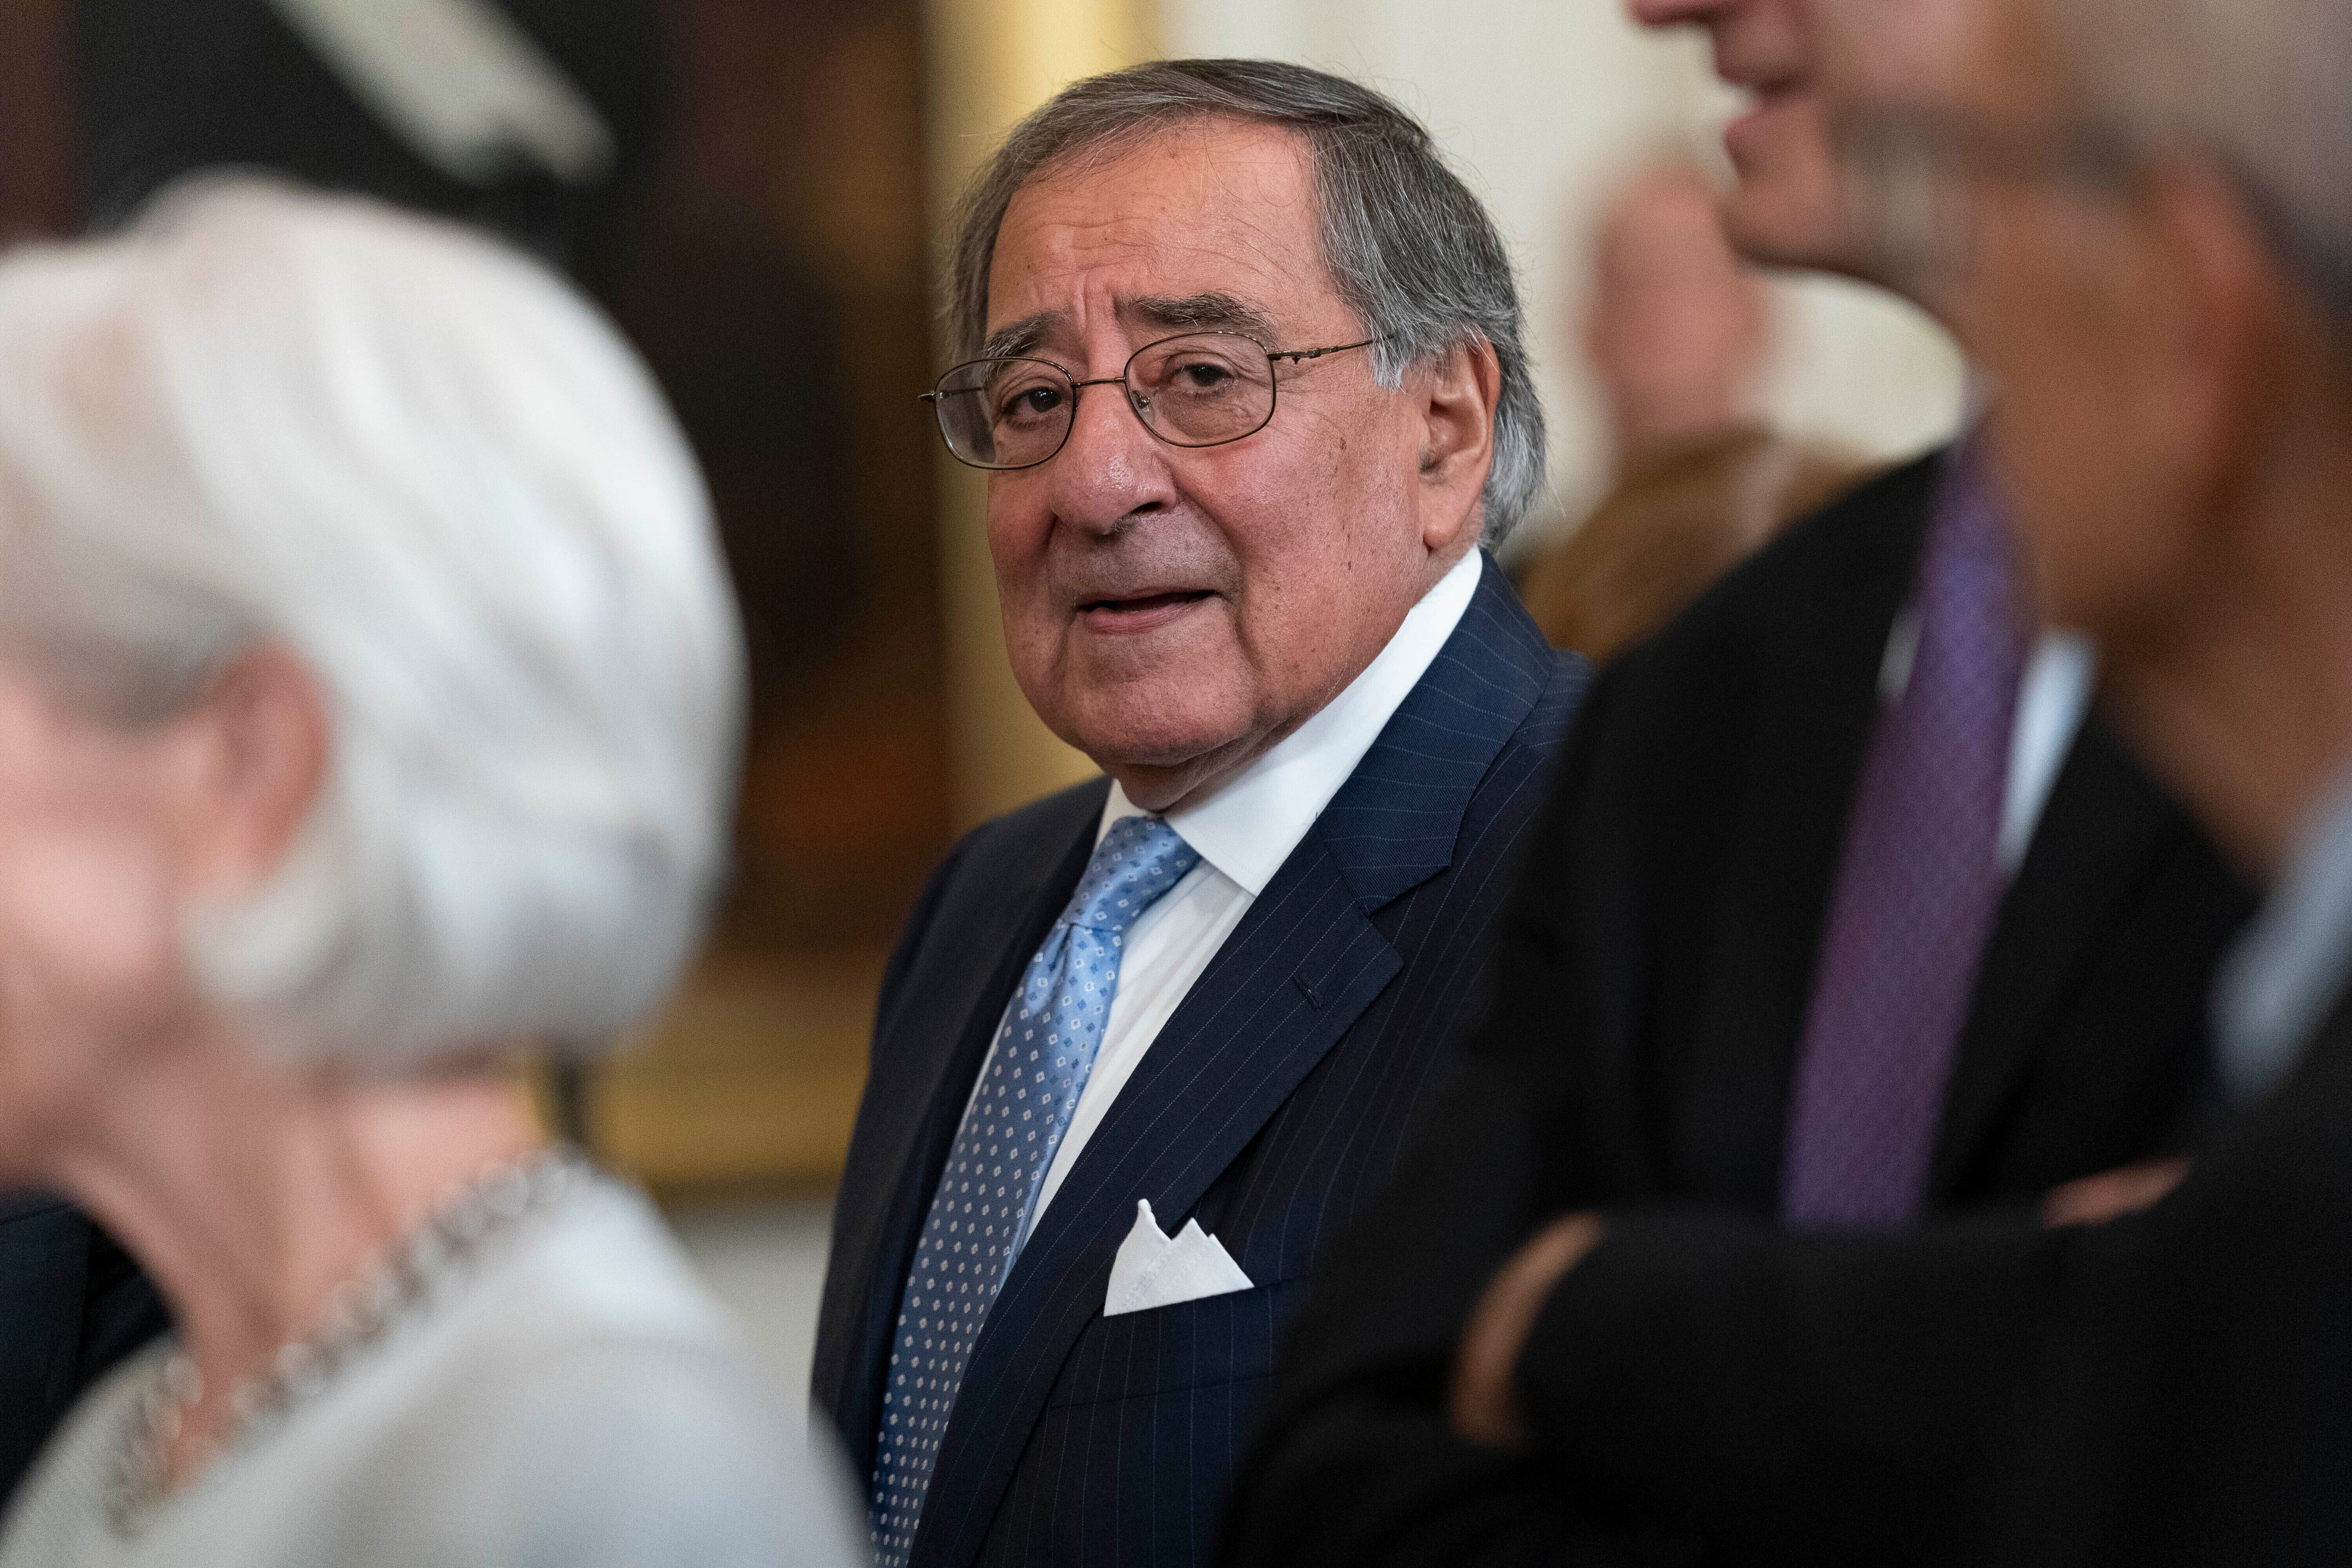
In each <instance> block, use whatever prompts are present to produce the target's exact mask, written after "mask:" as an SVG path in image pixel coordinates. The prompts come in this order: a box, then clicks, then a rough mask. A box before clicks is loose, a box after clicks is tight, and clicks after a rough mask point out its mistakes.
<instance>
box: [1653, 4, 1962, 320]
mask: <svg viewBox="0 0 2352 1568" xmlns="http://www.w3.org/2000/svg"><path fill="white" fill-rule="evenodd" d="M1628 4H1629V5H1630V8H1631V10H1632V13H1633V19H1634V20H1635V21H1637V22H1639V23H1641V24H1642V25H1643V26H1650V27H1666V26H1699V27H1704V28H1706V32H1707V35H1708V37H1710V38H1711V39H1712V40H1713V42H1714V46H1715V68H1716V74H1717V75H1718V76H1720V77H1721V78H1722V79H1724V80H1725V81H1727V82H1728V83H1729V84H1731V85H1732V86H1734V87H1737V88H1742V89H1746V90H1747V91H1748V93H1749V94H1751V95H1752V97H1753V99H1754V105H1753V107H1752V108H1751V109H1749V110H1748V112H1747V113H1745V114H1742V115H1741V116H1739V117H1738V119H1736V120H1734V121H1732V122H1731V123H1730V124H1729V125H1728V126H1727V127H1726V128H1725V130H1724V133H1723V144H1724V149H1725V151H1726V152H1727V153H1729V154H1730V157H1731V164H1732V168H1733V170H1734V171H1735V172H1736V174H1738V182H1737V184H1735V185H1734V186H1733V188H1732V192H1731V195H1730V196H1729V197H1728V198H1727V200H1726V202H1725V205H1724V224H1725V227H1726V229H1727V231H1728V232H1729V234H1730V236H1731V239H1732V243H1733V244H1734V245H1736V246H1738V247H1739V249H1740V250H1741V251H1742V252H1743V253H1745V254H1746V255H1747V256H1748V257H1749V258H1751V259H1753V260H1756V261H1759V262H1762V263H1764V264H1766V265H1768V266H1780V267H1806V268H1822V269H1826V270H1830V271H1839V272H1850V273H1854V274H1856V275H1858V276H1862V277H1865V278H1871V277H1873V274H1872V271H1871V267H1870V258H1869V256H1868V254H1867V252H1866V251H1865V250H1864V248H1863V247H1861V246H1860V245H1859V244H1858V242H1857V240H1856V237H1855V235H1854V232H1853V217H1852V213H1853V201H1852V199H1851V193H1850V190H1849V187H1848V184H1847V180H1848V175H1847V173H1846V170H1845V166H1844V164H1843V161H1842V159H1841V157H1840V155H1839V153H1838V152H1837V149H1836V147H1835V144H1834V142H1833V140H1832V117H1833V116H1834V114H1835V113H1836V112H1837V111H1838V110H1840V109H1841V108H1842V107H1843V106H1846V105H1850V104H1853V103H1855V102H1866V101H1874V100H1879V99H1882V98H1896V99H1903V100H1914V99H1917V98H1919V97H1922V96H1937V95H1939V94H1940V93H1941V92H1942V91H1943V90H1944V89H1945V84H1947V83H1948V82H1949V81H1950V79H1952V78H1953V76H1954V75H1955V67H1954V63H1953V61H1952V60H1951V59H1950V58H1949V55H1950V51H1951V50H1952V49H1953V48H1954V47H1956V46H1957V45H1958V43H1959V42H1960V41H1961V40H1962V38H1963V37H1964V36H1965V35H1966V32H1967V29H1968V26H1969V19H1970V16H1971V14H1972V12H1973V10H1974V9H1975V7H1976V5H1978V4H1979V0H1628ZM1873 280H1877V279H1873Z"/></svg>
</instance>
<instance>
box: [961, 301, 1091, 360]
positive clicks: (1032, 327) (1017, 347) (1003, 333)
mask: <svg viewBox="0 0 2352 1568" xmlns="http://www.w3.org/2000/svg"><path fill="white" fill-rule="evenodd" d="M1068 319H1069V318H1068V315H1067V313H1066V311H1062V310H1040V311H1038V312H1037V313H1036V314H1035V315H1034V316H1024V317H1022V318H1021V319H1020V320H1019V321H1008V322H1006V323H1005V324H1004V325H1003V326H1001V327H999V328H997V329H996V331H992V332H991V333H989V334H988V341H987V342H983V343H982V344H981V345H980V357H981V358H982V359H1002V358H1004V357H1006V356H1008V355H1010V356H1013V357H1016V358H1018V357H1024V356H1026V355H1029V354H1033V353H1036V352H1037V345H1038V344H1040V343H1042V342H1045V340H1046V338H1048V337H1049V336H1051V335H1052V334H1053V331H1054V329H1055V327H1058V326H1060V325H1061V324H1062V323H1063V322H1064V321H1067V320H1068Z"/></svg>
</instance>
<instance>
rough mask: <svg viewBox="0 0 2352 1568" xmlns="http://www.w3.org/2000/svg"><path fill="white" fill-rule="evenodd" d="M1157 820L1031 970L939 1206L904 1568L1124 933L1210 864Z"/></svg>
mask: <svg viewBox="0 0 2352 1568" xmlns="http://www.w3.org/2000/svg"><path fill="white" fill-rule="evenodd" d="M1200 860H1201V856H1200V852H1199V851H1198V850H1196V849H1194V848H1193V847H1192V846H1191V845H1189V844H1187V843H1185V842H1184V840H1183V839H1182V838H1181V837H1180V836H1179V835H1178V834H1177V832H1176V830H1175V829H1174V828H1172V827H1171V826H1168V824H1167V823H1166V822H1165V821H1164V820H1162V819H1161V818H1160V817H1157V816H1127V817H1121V818H1120V819H1119V820H1118V822H1116V823H1113V824H1112V825H1111V828H1110V831H1109V832H1108V833H1106V834H1105V835H1103V839H1102V842H1101V843H1100V844H1098V845H1097V846H1096V847H1095V853H1094V858H1092V859H1091V860H1089V861H1088V862H1087V870H1086V875H1085V876H1083V877H1081V878H1079V879H1078V887H1077V890H1076V892H1075V893H1073V894H1071V895H1070V903H1069V907H1068V908H1067V909H1066V910H1064V911H1063V912H1062V918H1061V919H1060V920H1059V921H1055V925H1054V929H1053V930H1052V931H1050V932H1048V933H1047V935H1046V937H1045V945H1043V946H1042V947H1040V948H1039V949H1038V950H1037V956H1036V957H1034V958H1033V959H1031V960H1030V961H1029V969H1028V973H1026V974H1025V975H1024V977H1023V979H1022V982H1021V990H1020V993H1019V994H1017V995H1016V996H1014V998H1013V1005H1011V1006H1010V1007H1008V1008H1006V1010H1005V1016H1004V1026H1003V1028H1002V1029H1001V1030H999V1031H998V1033H997V1037H996V1043H995V1047H994V1048H993V1049H992V1051H991V1052H990V1053H989V1058H988V1063H987V1065H986V1067H984V1068H982V1079H981V1085H980V1089H979V1091H978V1092H977V1093H976V1094H975V1095H973V1097H972V1101H971V1106H970V1108H969V1109H967V1110H965V1112H964V1118H963V1125H962V1126H961V1127H960V1128H958V1129H957V1130H956V1140H955V1143H954V1146H953V1147H952V1148H950V1150H949V1151H948V1162H947V1165H946V1167H945V1169H944V1170H943V1171H942V1172H941V1173H940V1185H939V1190H938V1191H937V1192H936V1193H934V1194H932V1197H931V1212H930V1215H929V1217H928V1218H927V1219H926V1220H925V1221H924V1224H923V1235H922V1239H921V1240H920V1241H919V1242H918V1243H917V1244H916V1247H915V1264H914V1267H913V1268H911V1269H909V1270H908V1274H907V1289H906V1291H905V1293H904V1295H903V1296H902V1297H901V1298H900V1303H899V1310H898V1328H897V1334H898V1342H897V1343H896V1344H894V1345H893V1346H892V1347H891V1350H890V1366H889V1372H888V1376H887V1383H886V1384H884V1388H883V1399H882V1426H881V1432H880V1441H879V1442H878V1443H877V1446H876V1457H875V1463H874V1504H873V1521H872V1529H873V1538H874V1554H875V1560H876V1562H877V1563H879V1564H881V1565H882V1568H900V1565H901V1564H903V1563H905V1562H906V1561H907V1557H908V1552H911V1551H912V1550H913V1549H914V1544H915V1527H916V1525H917V1523H918V1522H919V1521H920V1520H921V1518H922V1511H923V1496H924V1493H925V1492H926V1491H927V1490H928V1489H929V1487H930V1480H931V1468H932V1467H933V1465H934V1464H936V1463H937V1462H938V1459H939V1453H940V1439H941V1438H942V1437H944V1436H946V1435H947V1427H948V1416H949V1415H950V1413H951V1412H952V1411H953V1410H954V1408H955V1399H956V1390H957V1389H958V1388H959V1387H960V1386H961V1384H962V1383H963V1373H964V1366H965V1363H967V1362H968V1361H969V1360H970V1358H971V1347H972V1345H973V1344H974V1343H975V1342H977V1341H978V1340H979V1338H980V1329H981V1325H982V1323H983V1322H985V1321H987V1318H988V1309H989V1307H990V1305H991V1304H992V1303H993V1302H994V1301H995V1300H996V1292H997V1290H998V1289H1000V1288H1001V1287H1002V1286H1003V1283H1004V1279H1005V1277H1006V1276H1007V1275H1008V1274H1010V1273H1011V1272H1012V1269H1013V1258H1014V1257H1015V1255H1017V1254H1018V1253H1019V1251H1020V1249H1021V1247H1022V1245H1023V1244H1024V1242H1026V1241H1027V1240H1028V1235H1029V1226H1030V1222H1031V1219H1032V1217H1033V1215H1034V1208H1035V1205H1036V1202H1037V1191H1038V1188H1039V1186H1040V1184H1042V1183H1043V1182H1044V1181H1045V1173H1046V1171H1047V1170H1048V1169H1049V1168H1050V1167H1051V1166H1052V1164H1053V1163H1054V1152H1055V1150H1056V1149H1057V1148H1059V1147H1060V1146H1061V1142H1062V1135H1063V1134H1064V1133H1065V1132H1066V1131H1068V1129H1069V1125H1070V1115H1071V1112H1073V1111H1074V1110H1076V1109H1077V1104H1078V1096H1079V1094H1080V1092H1081V1091H1083V1090H1084V1089H1085V1088H1086V1085H1087V1074H1088V1073H1089V1072H1090V1071H1092V1070H1093V1068H1094V1063H1095V1052H1096V1050H1097V1048H1098V1047H1100V1046H1101V1045H1102V1037H1103V1026H1104V1025H1105V1024H1106V1023H1108V1021H1109V1017H1110V1004H1111V998H1112V996H1114V995H1115V994H1117V993H1118V966H1119V959H1120V955H1121V952H1122V948H1123V946H1124V943H1125V942H1126V936H1127V931H1128V929H1129V927H1130V926H1132V925H1133V924H1134V923H1135V922H1136V921H1138V920H1139V919H1140V918H1141V917H1142V915H1143V912H1144V911H1145V910H1148V909H1150V907H1151V906H1152V905H1153V904H1155V903H1157V902H1159V901H1160V898H1161V897H1162V896H1163V895H1165V894H1166V893H1167V891H1168V890H1169V889H1171V888H1173V887H1174V886H1175V885H1176V884H1177V883H1178V882H1180V881H1181V880H1183V879H1184V876H1185V873H1187V872H1189V871H1190V870H1192V868H1193V867H1194V866H1196V865H1198V864H1200Z"/></svg>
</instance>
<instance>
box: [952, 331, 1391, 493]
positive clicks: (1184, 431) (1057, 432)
mask: <svg viewBox="0 0 2352 1568" xmlns="http://www.w3.org/2000/svg"><path fill="white" fill-rule="evenodd" d="M1379 341H1380V340H1379V339H1377V338H1366V339H1365V340H1364V341H1363V342H1358V343H1336V344H1334V345H1332V346H1331V347H1329V348H1322V349H1270V348H1267V347H1266V346H1265V344H1264V343H1261V342H1258V341H1257V340H1256V339H1255V338H1251V337H1244V336H1243V335H1242V334H1241V333H1239V332H1181V333H1179V334H1177V335H1176V336H1174V337H1172V338H1161V339H1160V341H1159V342H1150V343H1146V344H1144V345H1143V346H1142V347H1141V348H1139V349H1138V350H1136V351H1135V353H1132V354H1130V355H1129V356H1128V361H1127V363H1126V365H1125V366H1123V367H1122V368H1121V369H1120V371H1119V373H1118V374H1117V375H1109V376H1102V377H1098V378H1097V379H1096V380H1093V381H1080V380H1079V379H1078V378H1077V377H1076V376H1074V375H1072V374H1070V373H1069V372H1068V371H1066V370H1064V369H1063V368H1062V367H1061V366H1060V365H1058V364H1055V363H1054V362H1053V361H1052V360H1047V359H1033V358H1030V357H1028V356H1026V355H1021V354H1000V355H995V356H992V357H990V358H988V359H976V360H971V361H969V362H967V363H963V364H960V365H958V366H956V367H955V368H954V369H953V370H950V371H949V372H948V373H947V374H945V375H943V376H941V377H940V379H939V384H937V385H935V386H933V387H932V388H931V390H930V391H929V392H927V393H925V394H923V401H924V402H926V403H928V404H929V405H931V408H932V411H933V412H935V413H936V414H938V415H939V416H940V436H941V437H942V438H944V439H945V440H946V442H947V444H948V451H949V452H950V454H951V455H952V456H953V457H954V458H956V460H957V461H958V462H962V463H969V464H971V466H972V467H973V468H992V469H997V470H1000V471H1001V470H1005V469H1011V468H1035V467H1036V466H1037V465H1038V464H1040V463H1043V462H1046V461H1048V460H1050V459H1051V458H1053V457H1054V455H1055V453H1057V452H1059V451H1060V450H1061V449H1062V447H1063V446H1064V444H1065V443H1066V442H1067V441H1068V440H1069V438H1070V431H1071V428H1072V427H1073V426H1075V425H1076V421H1077V411H1078V395H1079V394H1080V393H1081V392H1083V391H1085V390H1086V389H1087V387H1089V386H1118V387H1123V388H1124V389H1125V390H1126V393H1127V405H1128V407H1129V409H1130V410H1131V411H1133V413H1134V415H1135V416H1136V418H1137V419H1139V420H1140V421H1141V422H1142V424H1143V427H1144V428H1145V429H1146V430H1149V431H1150V433H1151V434H1152V435H1154V436H1156V437H1159V438H1160V440H1162V441H1165V442H1167V443H1168V444H1169V445H1170V446H1171V447H1222V446H1223V445H1225V443H1227V442H1229V441H1239V440H1241V439H1243V438H1244V437H1249V436H1255V435H1256V434H1257V433H1258V432H1259V431H1261V430H1263V429H1265V427H1266V426H1267V425H1268V424H1269V423H1270V422H1271V421H1272V420H1273V418H1274V403H1275V376H1274V366H1275V362H1276V361H1277V360H1288V361H1289V362H1290V363H1293V364H1297V363H1300V362H1301V361H1305V360H1310V359H1321V358H1322V357H1323V356H1324V355H1325V354H1336V353H1347V352H1348V351H1349V349H1362V348H1370V347H1371V345H1372V344H1373V343H1375V342H1379Z"/></svg>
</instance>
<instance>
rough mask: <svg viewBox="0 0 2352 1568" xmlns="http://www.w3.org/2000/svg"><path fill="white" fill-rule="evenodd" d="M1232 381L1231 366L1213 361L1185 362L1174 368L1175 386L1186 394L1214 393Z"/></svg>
mask: <svg viewBox="0 0 2352 1568" xmlns="http://www.w3.org/2000/svg"><path fill="white" fill-rule="evenodd" d="M1233 379H1234V371H1233V366H1231V365H1227V364H1219V363H1217V362H1216V361H1214V360H1187V361H1185V362H1184V363H1181V364H1179V365H1178V366H1177V367H1176V374H1175V376H1174V380H1175V383H1176V384H1177V386H1178V387H1179V388H1181V390H1183V391H1186V392H1214V391H1216V390H1217V389H1219V388H1220V387H1223V386H1224V385H1225V384H1227V383H1229V382H1231V381H1232V380H1233Z"/></svg>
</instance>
